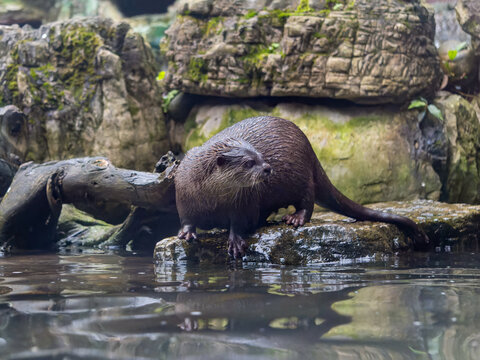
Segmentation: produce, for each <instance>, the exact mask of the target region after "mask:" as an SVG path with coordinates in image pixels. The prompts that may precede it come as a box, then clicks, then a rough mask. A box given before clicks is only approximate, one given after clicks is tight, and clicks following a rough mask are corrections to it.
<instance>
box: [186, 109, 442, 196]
mask: <svg viewBox="0 0 480 360" xmlns="http://www.w3.org/2000/svg"><path fill="white" fill-rule="evenodd" d="M258 115H273V116H279V117H282V118H285V119H289V120H291V121H293V122H295V123H296V124H297V125H298V126H299V127H300V128H301V129H302V130H303V132H305V134H306V135H307V137H308V138H309V140H310V142H311V144H312V146H313V149H314V151H315V153H316V154H317V156H318V158H319V160H320V162H321V164H322V166H323V167H324V169H325V171H326V172H327V175H328V176H329V178H330V179H331V180H332V182H333V184H334V185H335V186H336V187H338V188H339V189H340V190H341V191H342V192H343V193H345V194H346V195H347V196H349V197H351V198H352V199H354V200H355V201H357V202H360V203H372V202H380V201H389V200H411V199H416V198H428V199H435V200H436V199H439V197H440V190H441V186H442V185H441V182H440V177H439V176H438V174H437V173H436V172H435V171H434V169H433V167H432V163H431V159H430V154H428V153H427V152H426V150H425V148H426V147H427V144H425V141H426V139H425V137H424V136H423V134H422V131H421V128H420V127H419V124H418V120H417V114H416V113H415V112H413V111H405V110H400V109H398V108H397V107H393V106H392V107H384V106H377V107H368V108H365V107H360V106H357V105H351V104H350V105H345V104H338V105H337V106H333V105H332V104H330V105H329V106H324V105H314V104H306V103H299V102H290V103H286V102H283V103H279V104H277V105H276V106H273V107H268V106H267V105H266V103H265V102H262V101H260V100H258V101H250V102H249V103H248V104H247V103H244V102H240V103H236V104H230V105H228V104H223V102H213V101H212V102H204V104H203V105H198V106H196V107H195V108H194V109H193V110H192V112H191V114H190V117H189V119H188V120H187V122H186V123H185V126H184V131H185V132H186V133H187V134H188V135H187V137H186V139H185V141H184V148H185V150H188V149H190V148H192V147H194V146H198V145H200V144H202V143H203V142H204V141H206V140H207V139H208V138H210V137H211V136H213V135H214V134H216V133H217V132H219V131H220V130H222V129H224V128H225V127H227V126H230V125H232V124H234V123H236V122H237V121H240V120H242V119H245V118H247V117H250V116H258ZM178 133H181V131H178ZM177 141H181V138H178V139H177Z"/></svg>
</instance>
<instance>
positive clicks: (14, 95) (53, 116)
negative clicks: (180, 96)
mask: <svg viewBox="0 0 480 360" xmlns="http://www.w3.org/2000/svg"><path fill="white" fill-rule="evenodd" d="M0 31H1V32H2V34H3V35H2V38H1V39H0V59H1V64H0V84H1V85H2V91H1V93H0V100H1V102H2V103H3V104H14V105H17V106H18V107H19V108H20V109H21V110H22V111H23V112H24V113H25V114H26V115H27V118H28V124H29V125H28V126H29V133H30V134H29V135H30V136H29V144H28V148H29V151H28V154H27V157H26V160H34V161H37V162H42V161H45V160H48V159H58V158H61V159H64V158H68V157H77V156H85V155H103V156H108V157H109V158H110V159H111V160H112V161H113V162H114V163H115V164H118V166H122V167H126V168H136V169H145V170H146V169H148V170H151V169H152V167H153V165H154V164H155V163H156V161H157V160H158V158H159V157H160V156H161V155H162V154H163V153H165V152H166V151H167V149H168V140H167V136H166V128H165V122H164V118H163V113H162V110H161V106H160V105H161V104H160V101H159V98H160V97H159V88H158V85H157V83H156V80H155V77H156V75H157V73H158V69H157V68H156V66H155V61H154V58H153V55H152V52H151V49H150V48H149V47H148V46H146V45H145V43H144V41H143V39H142V37H141V36H140V35H138V34H136V33H134V32H133V31H131V29H130V27H129V25H127V24H125V23H114V22H113V21H111V20H106V19H101V18H85V19H75V20H69V21H65V22H56V23H51V24H48V25H44V26H42V27H40V28H39V29H36V30H32V29H31V28H23V29H21V28H19V27H18V26H12V27H7V26H4V27H1V28H0Z"/></svg>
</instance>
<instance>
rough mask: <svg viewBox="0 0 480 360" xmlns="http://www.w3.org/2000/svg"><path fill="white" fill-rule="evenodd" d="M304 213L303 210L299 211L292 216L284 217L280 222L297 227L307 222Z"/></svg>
mask: <svg viewBox="0 0 480 360" xmlns="http://www.w3.org/2000/svg"><path fill="white" fill-rule="evenodd" d="M305 213H306V211H305V210H300V211H297V212H295V213H294V214H289V215H285V216H284V217H283V218H282V220H283V221H285V223H286V224H287V225H293V226H294V227H299V226H302V225H304V224H305V223H306V222H307V219H306V218H305Z"/></svg>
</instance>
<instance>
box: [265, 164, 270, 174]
mask: <svg viewBox="0 0 480 360" xmlns="http://www.w3.org/2000/svg"><path fill="white" fill-rule="evenodd" d="M263 173H264V174H265V175H270V174H271V173H272V167H271V166H270V165H268V164H263Z"/></svg>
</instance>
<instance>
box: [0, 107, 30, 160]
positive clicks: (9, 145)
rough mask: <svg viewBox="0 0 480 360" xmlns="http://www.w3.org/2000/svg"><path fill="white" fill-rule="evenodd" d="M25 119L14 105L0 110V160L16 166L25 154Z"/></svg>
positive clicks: (26, 132) (26, 135)
mask: <svg viewBox="0 0 480 360" xmlns="http://www.w3.org/2000/svg"><path fill="white" fill-rule="evenodd" d="M27 126H28V125H27V119H26V116H25V114H24V113H23V112H22V111H20V109H19V108H18V107H16V106H14V105H8V106H4V107H1V108H0V159H3V160H5V161H6V162H8V163H10V164H11V165H13V166H18V165H20V163H21V162H22V160H23V159H24V158H25V154H26V152H27V137H28V128H27Z"/></svg>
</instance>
